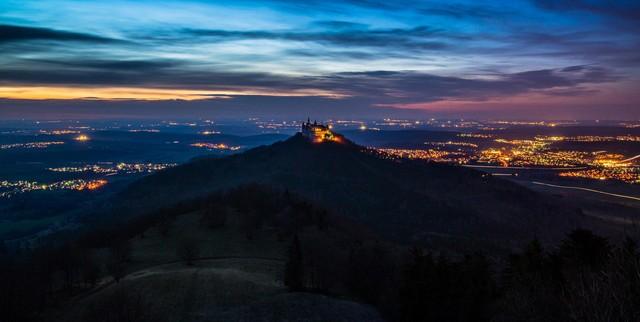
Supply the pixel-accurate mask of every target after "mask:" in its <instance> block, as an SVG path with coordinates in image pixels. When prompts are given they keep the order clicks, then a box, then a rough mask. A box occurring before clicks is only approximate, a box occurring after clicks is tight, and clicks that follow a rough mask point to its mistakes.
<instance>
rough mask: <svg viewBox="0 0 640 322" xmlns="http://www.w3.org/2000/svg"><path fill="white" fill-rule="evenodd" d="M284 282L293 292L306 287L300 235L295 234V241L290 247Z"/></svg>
mask: <svg viewBox="0 0 640 322" xmlns="http://www.w3.org/2000/svg"><path fill="white" fill-rule="evenodd" d="M284 284H285V285H286V286H287V287H288V288H289V290H290V291H293V292H296V291H302V290H303V289H304V262H303V258H302V247H301V246H300V240H299V239H298V235H294V236H293V241H292V242H291V246H290V247H289V254H288V257H287V263H286V265H285V269H284Z"/></svg>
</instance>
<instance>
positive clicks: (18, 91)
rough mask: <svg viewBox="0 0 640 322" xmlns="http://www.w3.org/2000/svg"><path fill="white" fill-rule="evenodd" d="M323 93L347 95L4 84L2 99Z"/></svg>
mask: <svg viewBox="0 0 640 322" xmlns="http://www.w3.org/2000/svg"><path fill="white" fill-rule="evenodd" d="M242 95H261V96H323V97H329V98H343V97H345V96H344V95H342V94H337V93H333V92H330V91H323V90H316V89H305V90H291V91H274V90H272V89H266V88H248V89H212V90H195V89H171V88H140V87H62V86H0V98H5V99H26V100H71V99H84V100H143V101H159V100H186V101H194V100H203V99H225V98H230V97H231V96H242Z"/></svg>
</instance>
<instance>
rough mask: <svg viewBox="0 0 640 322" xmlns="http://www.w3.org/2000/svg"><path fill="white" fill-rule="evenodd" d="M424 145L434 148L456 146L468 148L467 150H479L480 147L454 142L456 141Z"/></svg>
mask: <svg viewBox="0 0 640 322" xmlns="http://www.w3.org/2000/svg"><path fill="white" fill-rule="evenodd" d="M424 144H426V145H433V146H456V147H467V148H477V147H478V145H477V144H474V143H469V142H454V141H447V142H424Z"/></svg>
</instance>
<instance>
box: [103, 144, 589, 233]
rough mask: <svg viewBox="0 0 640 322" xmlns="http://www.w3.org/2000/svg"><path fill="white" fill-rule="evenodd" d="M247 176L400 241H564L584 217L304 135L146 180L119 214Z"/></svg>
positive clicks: (471, 177)
mask: <svg viewBox="0 0 640 322" xmlns="http://www.w3.org/2000/svg"><path fill="white" fill-rule="evenodd" d="M247 183H259V184H267V185H272V186H275V187H278V188H283V189H289V190H291V191H293V192H296V193H299V194H301V195H303V196H304V197H306V198H309V199H312V200H314V201H317V202H320V203H321V204H324V205H326V206H327V207H329V208H332V209H333V210H335V211H337V212H339V213H342V214H344V215H346V216H348V217H350V218H352V219H355V220H357V221H360V222H362V223H365V224H368V225H370V226H371V227H373V228H374V229H375V230H376V231H378V232H379V233H381V234H383V235H385V236H387V237H389V238H392V239H395V240H401V241H411V240H414V241H415V240H431V239H434V238H435V239H442V238H445V239H459V238H462V239H465V240H468V239H471V240H487V241H500V242H504V241H521V240H529V239H531V238H533V237H534V236H538V237H539V238H541V239H543V240H544V239H555V238H556V237H558V236H561V235H562V233H564V232H566V231H567V230H569V229H571V228H573V227H575V226H576V225H578V224H579V222H580V221H581V220H582V218H581V216H579V215H577V212H575V211H573V210H567V209H563V208H562V207H560V206H559V205H555V204H553V203H552V202H549V201H547V200H545V199H544V198H543V197H541V196H539V195H538V194H536V193H534V192H532V191H530V190H528V189H526V188H523V187H520V186H518V185H516V184H514V183H511V182H508V181H506V180H500V179H497V178H492V177H490V176H486V175H483V174H482V173H480V172H477V171H474V170H471V169H464V168H459V167H453V166H447V165H441V164H433V163H425V162H417V161H397V160H387V159H384V158H382V157H380V156H378V155H376V154H375V153H372V152H371V151H368V150H366V149H364V148H362V147H360V146H357V145H355V144H352V143H348V142H347V143H344V144H340V143H333V142H327V143H322V144H314V143H310V142H309V141H307V140H306V139H305V138H304V137H302V136H301V135H296V136H294V137H291V138H290V139H288V140H286V141H282V142H277V143H275V144H273V145H271V146H263V147H258V148H255V149H252V150H249V151H247V152H246V153H242V154H238V155H234V156H230V157H227V158H221V159H201V160H196V161H194V162H191V163H188V164H185V165H183V166H179V167H176V168H173V169H169V170H167V171H163V172H160V173H157V174H155V175H152V176H149V177H146V178H144V179H142V180H140V181H138V182H136V183H134V184H132V185H131V186H130V187H129V188H128V189H126V190H125V191H124V192H123V193H121V194H120V195H119V196H118V198H116V199H115V200H114V202H113V204H112V207H114V210H115V213H117V214H120V215H125V214H127V213H131V214H132V213H140V212H148V211H151V210H153V209H156V208H159V207H163V206H166V205H170V204H173V203H176V202H178V201H180V200H185V199H190V198H197V197H199V196H202V195H204V194H207V193H210V192H212V191H216V190H220V189H227V188H230V187H235V186H238V185H241V184H247Z"/></svg>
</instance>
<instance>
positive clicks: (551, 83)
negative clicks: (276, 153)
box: [0, 0, 640, 120]
mask: <svg viewBox="0 0 640 322" xmlns="http://www.w3.org/2000/svg"><path fill="white" fill-rule="evenodd" d="M639 93H640V1H637V0H635V1H634V0H629V1H624V0H621V1H586V0H574V1H552V0H531V1H495V2H492V1H410V2H409V1H406V2H405V1H378V0H351V1H316V0H308V1H285V0H280V1H278V0H272V1H249V0H235V1H204V0H203V1H194V0H191V1H158V0H153V1H151V0H149V1H122V0H121V1H80V0H76V1H74V0H59V1H58V0H2V1H0V98H1V99H0V118H20V117H41V118H55V117H73V116H78V117H126V116H138V117H144V116H153V117H162V116H163V115H172V116H176V115H178V116H188V115H199V114H203V113H204V114H207V113H214V114H215V113H219V114H220V113H222V114H224V113H227V114H228V116H239V115H251V114H255V115H264V116H269V115H274V116H291V117H297V116H299V115H303V114H304V115H307V114H311V113H312V114H313V116H319V117H341V116H349V117H356V116H358V117H363V118H366V117H377V116H386V115H389V116H392V115H409V114H411V115H429V116H456V117H458V116H459V117H484V118H520V119H537V118H556V119H586V118H591V119H595V118H601V119H620V120H623V119H640V106H638V102H639V100H640V94H639ZM421 113H423V114H421ZM222 114H221V115H222Z"/></svg>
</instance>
